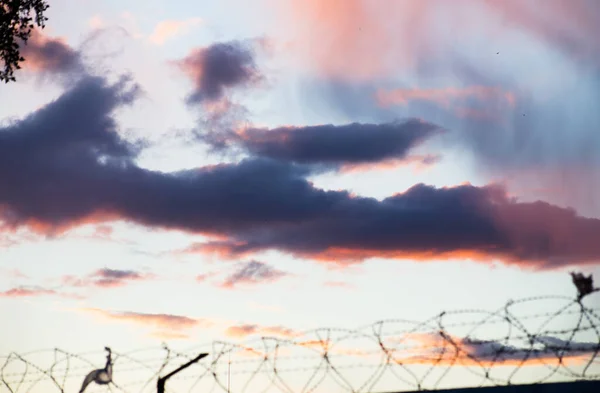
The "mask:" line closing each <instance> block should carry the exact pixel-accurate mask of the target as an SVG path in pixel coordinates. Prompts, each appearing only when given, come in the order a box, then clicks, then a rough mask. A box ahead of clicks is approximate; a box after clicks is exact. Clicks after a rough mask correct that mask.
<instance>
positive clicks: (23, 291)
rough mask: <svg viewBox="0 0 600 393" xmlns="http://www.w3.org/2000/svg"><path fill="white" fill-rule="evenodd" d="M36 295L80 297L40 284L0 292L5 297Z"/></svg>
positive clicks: (0, 295)
mask: <svg viewBox="0 0 600 393" xmlns="http://www.w3.org/2000/svg"><path fill="white" fill-rule="evenodd" d="M38 296H60V297H64V298H70V299H81V297H80V296H77V295H73V294H68V293H62V292H59V291H57V290H55V289H49V288H44V287H40V286H23V285H22V286H18V287H15V288H11V289H8V290H6V291H2V292H0V297H6V298H24V297H38Z"/></svg>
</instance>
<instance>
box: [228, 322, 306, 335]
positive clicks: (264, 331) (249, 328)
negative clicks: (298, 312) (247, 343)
mask: <svg viewBox="0 0 600 393" xmlns="http://www.w3.org/2000/svg"><path fill="white" fill-rule="evenodd" d="M225 334H226V335H227V336H229V337H236V338H244V337H247V336H255V335H262V336H263V337H264V336H267V337H268V336H276V337H285V338H291V337H295V336H297V335H298V333H297V332H295V331H294V330H292V329H289V328H286V327H283V326H260V325H251V324H245V325H235V326H230V327H228V328H227V330H226V331H225Z"/></svg>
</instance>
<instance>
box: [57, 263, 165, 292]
mask: <svg viewBox="0 0 600 393" xmlns="http://www.w3.org/2000/svg"><path fill="white" fill-rule="evenodd" d="M152 277H153V276H152V275H150V274H142V273H140V272H136V271H134V270H116V269H109V268H103V269H99V270H96V271H95V272H93V273H91V274H89V275H88V276H86V277H84V278H77V277H74V276H65V277H63V279H62V282H63V284H64V285H70V286H75V287H90V286H93V287H100V288H115V287H122V286H125V285H127V284H129V283H130V282H132V281H142V280H147V279H149V278H152Z"/></svg>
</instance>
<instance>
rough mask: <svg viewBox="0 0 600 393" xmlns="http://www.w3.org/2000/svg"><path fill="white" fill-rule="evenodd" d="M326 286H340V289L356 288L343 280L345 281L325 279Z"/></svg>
mask: <svg viewBox="0 0 600 393" xmlns="http://www.w3.org/2000/svg"><path fill="white" fill-rule="evenodd" d="M323 285H325V286H326V287H329V288H342V289H354V288H356V287H355V286H354V285H352V284H350V283H348V282H345V281H326V282H325V284H323Z"/></svg>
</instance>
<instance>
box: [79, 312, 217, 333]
mask: <svg viewBox="0 0 600 393" xmlns="http://www.w3.org/2000/svg"><path fill="white" fill-rule="evenodd" d="M83 311H87V312H90V313H93V314H96V315H98V316H100V317H102V318H105V319H110V320H115V321H122V322H129V323H134V324H137V325H144V326H154V327H156V328H159V329H165V330H175V331H179V330H185V329H189V328H193V327H197V326H205V327H207V326H210V325H211V323H210V322H208V321H206V320H199V319H193V318H190V317H186V316H182V315H173V314H146V313H138V312H132V311H107V310H101V309H97V308H88V309H83Z"/></svg>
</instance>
